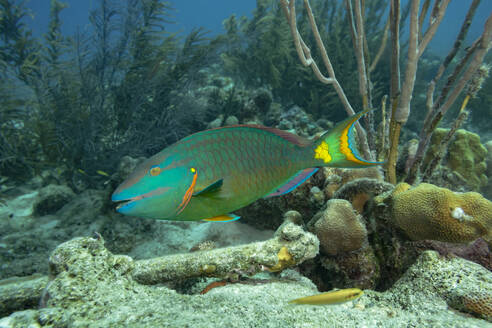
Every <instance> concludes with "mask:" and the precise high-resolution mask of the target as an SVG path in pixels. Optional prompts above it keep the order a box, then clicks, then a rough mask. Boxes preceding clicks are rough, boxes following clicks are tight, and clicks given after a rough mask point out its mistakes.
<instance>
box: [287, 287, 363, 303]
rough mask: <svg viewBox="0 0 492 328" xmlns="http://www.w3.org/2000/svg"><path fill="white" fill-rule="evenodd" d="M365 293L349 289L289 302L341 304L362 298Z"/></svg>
mask: <svg viewBox="0 0 492 328" xmlns="http://www.w3.org/2000/svg"><path fill="white" fill-rule="evenodd" d="M363 294H364V292H363V291H362V290H360V289H358V288H347V289H341V290H335V291H330V292H327V293H321V294H317V295H312V296H306V297H301V298H297V299H295V300H291V301H289V304H311V305H324V304H340V303H345V302H348V301H351V300H355V299H357V298H359V297H361V296H362V295H363Z"/></svg>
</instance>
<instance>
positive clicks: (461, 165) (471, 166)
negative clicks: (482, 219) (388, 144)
mask: <svg viewBox="0 0 492 328" xmlns="http://www.w3.org/2000/svg"><path fill="white" fill-rule="evenodd" d="M448 132H449V129H436V130H435V131H434V134H433V136H432V139H431V142H432V144H431V146H430V147H429V151H428V155H427V156H426V160H425V162H429V161H430V160H431V159H432V157H433V156H435V155H436V152H437V151H438V150H439V147H440V144H441V140H442V139H443V138H444V137H445V136H446V134H447V133H448ZM486 156H487V148H485V147H484V146H483V145H482V144H481V143H480V136H479V135H478V134H476V133H473V132H470V131H466V130H463V129H459V130H457V131H456V134H455V139H454V141H452V143H451V144H450V145H449V149H448V153H447V155H446V165H447V166H448V167H449V168H450V169H451V170H452V171H453V173H455V174H458V175H460V176H461V177H463V180H464V181H466V184H467V185H468V187H469V188H471V190H474V191H479V190H480V188H481V187H484V186H486V185H487V180H488V179H487V176H486V175H485V172H486V169H487V164H486V161H485V160H486Z"/></svg>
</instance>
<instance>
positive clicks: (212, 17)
mask: <svg viewBox="0 0 492 328" xmlns="http://www.w3.org/2000/svg"><path fill="white" fill-rule="evenodd" d="M64 2H65V3H67V4H68V5H69V7H68V8H66V9H65V10H63V11H62V13H61V20H62V22H63V31H64V33H66V35H72V34H73V33H75V31H76V30H77V28H80V29H82V30H83V29H87V28H89V20H88V14H89V12H90V10H93V9H95V8H96V6H97V4H98V1H97V0H82V1H81V0H66V1H64ZM167 2H168V3H170V4H171V6H172V7H173V8H174V10H173V12H172V16H173V18H172V20H173V21H174V24H169V26H168V30H169V31H170V32H182V33H184V34H188V33H189V32H190V31H191V30H192V29H193V28H196V27H204V28H205V29H206V30H208V31H210V32H211V34H212V35H214V34H218V33H221V32H223V31H224V30H223V27H222V22H223V21H224V19H226V18H228V17H229V16H230V15H232V14H236V15H237V16H243V15H244V16H251V14H252V12H253V10H254V8H256V1H255V0H241V1H230V0H170V1H167ZM406 2H407V1H405V0H403V1H402V7H404V6H405V4H406ZM421 2H423V1H421ZM471 2H472V0H458V1H452V2H451V3H450V5H449V6H448V9H447V11H446V16H445V18H444V20H443V22H442V24H441V26H440V27H439V30H438V31H437V34H436V36H435V37H434V39H433V40H432V42H431V44H430V48H431V49H432V50H433V51H434V52H436V53H438V54H441V55H445V54H446V53H447V52H448V51H449V48H450V47H451V46H452V44H453V42H454V40H455V38H456V35H457V34H458V32H459V29H460V27H461V24H462V22H463V19H464V17H465V15H466V11H467V10H468V7H469V6H470V4H471ZM28 7H29V8H30V9H31V10H32V13H33V15H34V16H33V19H29V20H28V21H27V24H28V25H29V26H32V27H33V30H34V36H37V35H41V34H42V33H45V32H46V31H47V27H48V23H49V1H48V0H31V1H30V2H29V3H28ZM490 12H492V1H491V0H485V1H482V2H481V4H480V6H479V7H478V9H477V12H476V14H475V18H474V20H473V23H472V25H471V27H470V31H469V34H468V38H467V41H468V42H472V41H471V40H475V39H476V38H477V37H478V36H479V35H480V34H481V33H482V31H483V24H484V22H485V20H486V19H487V17H488V15H489V13H490Z"/></svg>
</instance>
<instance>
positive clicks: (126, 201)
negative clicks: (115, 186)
mask: <svg viewBox="0 0 492 328" xmlns="http://www.w3.org/2000/svg"><path fill="white" fill-rule="evenodd" d="M143 198H144V197H143V196H135V197H131V198H127V199H122V200H117V201H115V202H117V205H116V210H117V211H118V210H120V209H121V208H122V207H124V206H128V205H130V204H132V203H134V202H136V201H139V200H141V199H143Z"/></svg>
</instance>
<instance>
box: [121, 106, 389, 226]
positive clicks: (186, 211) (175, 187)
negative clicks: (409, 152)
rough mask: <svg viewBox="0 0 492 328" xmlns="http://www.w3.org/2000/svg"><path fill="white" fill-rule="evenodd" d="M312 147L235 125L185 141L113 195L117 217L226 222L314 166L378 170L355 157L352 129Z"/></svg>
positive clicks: (341, 128)
mask: <svg viewBox="0 0 492 328" xmlns="http://www.w3.org/2000/svg"><path fill="white" fill-rule="evenodd" d="M366 112H367V111H364V112H361V113H359V114H357V115H354V116H353V117H350V118H349V119H347V120H345V121H344V122H342V123H340V124H339V125H337V126H336V127H335V128H334V129H332V130H331V131H330V132H328V133H326V134H325V135H323V136H321V137H320V138H319V139H317V140H315V141H309V140H306V139H303V138H301V137H298V136H296V135H294V134H291V133H288V132H285V131H281V130H278V129H274V128H267V127H262V126H250V125H238V126H231V127H224V128H218V129H212V130H206V131H202V132H198V133H195V134H193V135H190V136H188V137H186V138H184V139H182V140H180V141H178V142H177V143H175V144H173V145H171V146H169V147H168V148H166V149H164V150H162V151H161V152H159V153H158V154H156V155H154V156H152V157H150V158H149V159H147V160H146V161H144V162H143V163H142V164H140V165H139V166H138V167H137V168H136V169H135V171H134V172H133V173H132V174H131V175H130V176H129V177H128V178H127V179H126V180H125V181H124V182H123V183H122V184H121V185H120V186H119V187H118V188H117V189H116V190H115V192H114V193H113V195H112V200H113V201H127V202H126V203H123V204H122V205H120V206H118V207H117V210H118V212H120V213H123V214H127V215H133V216H140V217H146V218H154V219H167V220H180V221H195V220H203V219H205V220H211V221H228V220H234V219H236V218H237V217H236V216H234V215H232V214H230V213H232V212H233V211H235V210H237V209H239V208H242V207H244V206H246V205H248V204H251V203H252V202H254V201H255V200H257V199H259V198H262V197H268V196H276V195H281V194H284V193H287V192H289V191H290V190H292V189H294V188H295V187H296V186H298V185H299V184H301V183H302V182H303V181H305V180H306V179H307V178H308V177H309V176H311V175H312V174H313V173H314V172H315V171H316V169H317V168H318V167H322V166H332V167H367V166H372V165H378V164H381V163H379V162H369V161H365V160H363V159H361V158H360V157H359V156H358V155H357V153H356V152H355V151H354V147H353V140H352V136H351V132H352V128H353V124H354V123H355V122H356V121H357V120H358V119H359V118H360V117H361V116H362V115H363V114H365V113H366Z"/></svg>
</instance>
